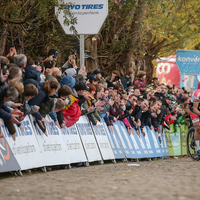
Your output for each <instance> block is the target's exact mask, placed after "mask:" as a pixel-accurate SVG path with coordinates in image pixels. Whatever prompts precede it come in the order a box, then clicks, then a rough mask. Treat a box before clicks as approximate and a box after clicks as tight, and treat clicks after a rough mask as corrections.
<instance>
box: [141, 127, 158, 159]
mask: <svg viewBox="0 0 200 200" xmlns="http://www.w3.org/2000/svg"><path fill="white" fill-rule="evenodd" d="M143 130H144V132H145V136H144V135H143V134H142V132H141V131H140V136H141V138H142V139H143V141H144V143H145V144H146V147H147V151H148V153H149V155H150V157H151V158H154V157H160V154H159V153H157V151H156V150H157V149H156V146H155V144H154V141H153V138H152V135H151V133H150V132H151V130H150V128H149V127H148V126H146V127H144V128H143Z"/></svg>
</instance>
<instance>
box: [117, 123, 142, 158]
mask: <svg viewBox="0 0 200 200" xmlns="http://www.w3.org/2000/svg"><path fill="white" fill-rule="evenodd" d="M114 127H115V130H116V132H117V135H118V137H119V140H120V141H121V143H122V146H123V148H124V152H125V154H126V157H127V158H132V159H136V158H141V154H138V153H137V151H136V150H137V148H135V145H134V144H133V143H132V142H131V137H132V136H133V135H132V134H131V135H129V134H128V131H127V129H126V127H125V125H124V123H123V122H121V121H117V122H116V123H114Z"/></svg>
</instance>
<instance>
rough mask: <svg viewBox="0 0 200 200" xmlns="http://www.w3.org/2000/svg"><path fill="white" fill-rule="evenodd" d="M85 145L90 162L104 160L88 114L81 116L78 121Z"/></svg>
mask: <svg viewBox="0 0 200 200" xmlns="http://www.w3.org/2000/svg"><path fill="white" fill-rule="evenodd" d="M76 126H77V129H78V131H79V135H80V137H81V140H82V143H83V147H84V149H85V152H86V155H87V158H88V161H89V162H93V161H100V160H102V158H101V154H100V152H99V148H98V146H97V143H96V140H95V138H94V135H93V132H92V129H91V127H90V124H89V121H88V119H87V118H86V116H81V117H80V118H79V121H78V122H77V123H76Z"/></svg>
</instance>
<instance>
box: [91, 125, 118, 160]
mask: <svg viewBox="0 0 200 200" xmlns="http://www.w3.org/2000/svg"><path fill="white" fill-rule="evenodd" d="M97 126H98V127H96V126H93V125H91V127H92V129H93V132H94V136H95V137H96V140H97V144H98V146H99V149H100V152H101V155H102V157H103V160H113V159H115V156H114V153H113V150H112V148H111V146H110V143H109V140H108V137H107V134H106V130H105V129H104V126H103V124H101V123H100V122H98V123H97Z"/></svg>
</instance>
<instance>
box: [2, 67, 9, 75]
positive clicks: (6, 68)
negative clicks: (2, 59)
mask: <svg viewBox="0 0 200 200" xmlns="http://www.w3.org/2000/svg"><path fill="white" fill-rule="evenodd" d="M1 69H2V70H3V75H5V74H6V72H7V70H8V66H7V65H6V64H3V65H2V66H1Z"/></svg>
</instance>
